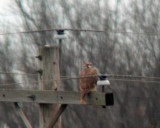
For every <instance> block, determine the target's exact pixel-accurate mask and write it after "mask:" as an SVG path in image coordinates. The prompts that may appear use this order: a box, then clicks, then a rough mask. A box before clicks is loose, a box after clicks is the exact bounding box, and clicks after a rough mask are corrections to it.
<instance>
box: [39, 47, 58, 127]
mask: <svg viewBox="0 0 160 128" xmlns="http://www.w3.org/2000/svg"><path fill="white" fill-rule="evenodd" d="M40 56H41V58H42V60H41V68H42V72H41V78H40V83H41V86H40V89H41V90H55V92H56V91H57V90H59V86H60V68H59V47H57V46H49V47H43V48H41V49H40ZM53 93H54V92H53ZM58 109H59V105H58V104H40V113H39V114H40V115H39V116H40V128H47V126H48V123H49V120H50V118H51V117H52V116H54V115H55V116H56V113H57V111H58ZM54 128H61V119H59V120H58V121H57V122H56V124H55V127H54Z"/></svg>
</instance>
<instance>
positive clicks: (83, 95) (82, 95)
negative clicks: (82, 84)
mask: <svg viewBox="0 0 160 128" xmlns="http://www.w3.org/2000/svg"><path fill="white" fill-rule="evenodd" d="M86 94H87V93H82V94H81V99H80V103H81V104H86V99H85V98H86Z"/></svg>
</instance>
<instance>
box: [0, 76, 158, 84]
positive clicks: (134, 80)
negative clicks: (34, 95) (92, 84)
mask: <svg viewBox="0 0 160 128" xmlns="http://www.w3.org/2000/svg"><path fill="white" fill-rule="evenodd" d="M89 77H93V75H92V76H85V77H64V76H63V77H61V79H49V80H40V81H35V82H32V83H35V84H38V83H39V82H43V83H45V82H51V81H65V80H72V79H83V78H89ZM94 77H95V75H94ZM109 80H110V81H113V82H114V81H121V82H141V83H150V84H151V83H153V84H160V81H154V80H137V79H132V80H128V79H115V78H110V79H109ZM20 84H25V82H22V83H7V84H0V87H1V86H10V85H20Z"/></svg>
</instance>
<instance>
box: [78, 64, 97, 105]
mask: <svg viewBox="0 0 160 128" xmlns="http://www.w3.org/2000/svg"><path fill="white" fill-rule="evenodd" d="M84 66H85V67H84V69H83V70H82V71H81V72H80V91H81V99H80V102H81V103H82V104H85V103H86V99H85V98H86V95H87V94H88V93H89V92H91V91H96V83H97V81H98V71H97V69H96V68H95V67H93V65H92V63H85V65H84Z"/></svg>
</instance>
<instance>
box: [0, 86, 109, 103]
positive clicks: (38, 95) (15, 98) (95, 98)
mask: <svg viewBox="0 0 160 128" xmlns="http://www.w3.org/2000/svg"><path fill="white" fill-rule="evenodd" d="M107 95H108V94H106V93H104V92H92V93H90V94H88V96H87V97H86V100H87V102H86V104H88V105H107V104H108V103H107V102H108V100H107V99H108V96H107ZM80 96H81V93H80V92H69V91H51V90H9V89H4V90H0V101H5V102H33V103H46V104H52V103H55V104H81V103H80Z"/></svg>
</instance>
